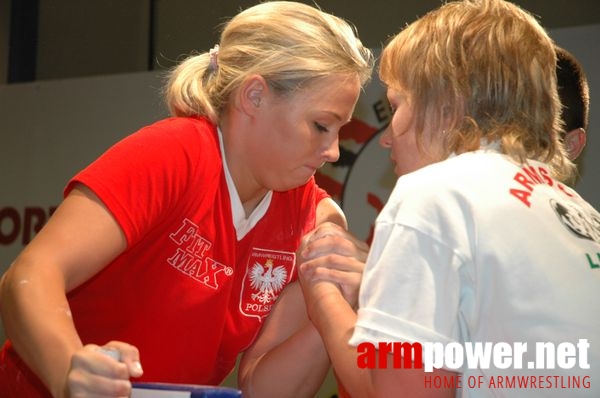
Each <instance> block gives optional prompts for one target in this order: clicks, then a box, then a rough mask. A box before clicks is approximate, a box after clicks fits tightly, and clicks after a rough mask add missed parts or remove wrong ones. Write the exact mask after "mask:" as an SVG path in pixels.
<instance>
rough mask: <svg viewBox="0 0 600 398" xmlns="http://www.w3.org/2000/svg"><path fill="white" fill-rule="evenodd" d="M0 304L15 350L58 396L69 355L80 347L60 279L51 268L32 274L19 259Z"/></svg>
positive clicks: (6, 278)
mask: <svg viewBox="0 0 600 398" xmlns="http://www.w3.org/2000/svg"><path fill="white" fill-rule="evenodd" d="M0 302H1V303H2V308H1V310H2V320H3V324H4V327H5V329H6V332H7V336H8V337H9V338H10V340H11V342H12V344H13V346H14V348H15V350H16V351H17V352H18V354H19V356H20V357H21V358H22V359H23V361H24V362H25V363H26V364H27V365H28V366H29V367H30V368H31V369H32V370H33V371H34V372H35V373H36V374H37V375H38V376H39V377H40V379H41V380H42V381H43V383H44V384H45V385H46V386H47V387H48V388H49V389H50V390H51V392H52V394H53V395H54V396H57V397H58V396H61V395H62V394H63V389H64V383H65V378H66V374H67V371H68V369H69V366H70V359H71V355H72V353H73V352H74V351H75V350H76V349H78V348H80V347H81V341H80V340H79V337H78V335H77V333H76V330H75V327H74V325H73V321H72V318H71V314H70V311H69V306H68V302H67V300H66V297H65V294H64V280H63V278H62V276H61V275H59V274H58V273H56V272H52V267H51V266H48V267H37V268H36V269H35V271H34V270H33V269H32V267H30V266H28V265H27V260H26V259H25V258H24V257H23V256H21V258H20V259H18V260H17V261H16V262H15V264H14V265H13V266H12V267H11V268H10V269H9V270H8V271H7V273H6V274H5V275H4V277H3V279H2V284H1V298H0Z"/></svg>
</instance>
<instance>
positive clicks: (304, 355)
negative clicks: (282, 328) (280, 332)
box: [240, 321, 330, 398]
mask: <svg viewBox="0 0 600 398" xmlns="http://www.w3.org/2000/svg"><path fill="white" fill-rule="evenodd" d="M307 364H309V365H310V366H307ZM248 366H249V368H248V370H247V371H246V375H247V376H246V377H244V378H243V379H241V380H240V388H241V389H242V391H243V393H244V397H246V398H256V397H260V398H268V397H277V398H285V397H290V398H300V397H314V396H315V394H316V393H317V391H318V389H319V388H320V387H321V385H322V383H323V380H324V378H325V375H326V374H327V371H328V370H329V366H330V362H329V357H328V356H327V353H326V351H325V347H324V346H323V341H322V340H321V337H320V336H319V333H318V332H317V331H316V329H315V328H314V326H313V325H312V324H311V323H310V321H308V322H307V323H306V325H305V326H303V327H301V328H300V329H299V330H298V331H297V332H296V333H294V334H293V335H291V336H290V337H289V338H288V339H286V340H285V341H283V342H282V343H281V344H279V345H278V346H277V347H274V348H273V349H271V350H270V351H268V352H267V353H265V354H264V355H263V356H261V357H260V358H258V359H257V360H256V361H254V362H253V363H252V364H251V365H248Z"/></svg>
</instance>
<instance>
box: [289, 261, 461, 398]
mask: <svg viewBox="0 0 600 398" xmlns="http://www.w3.org/2000/svg"><path fill="white" fill-rule="evenodd" d="M319 261H320V260H317V261H315V262H312V263H307V265H306V266H304V267H303V270H302V273H301V277H302V278H303V279H302V285H303V289H304V291H305V294H306V296H307V301H308V302H307V305H308V306H309V307H308V308H310V317H311V320H312V321H313V323H314V324H315V326H316V328H317V329H318V330H319V333H320V334H321V336H322V337H323V341H324V344H325V346H326V348H327V351H328V353H329V356H330V358H331V362H332V364H333V368H334V369H335V372H336V376H337V377H338V380H339V381H341V383H342V384H343V385H344V387H345V389H346V390H347V391H348V393H349V394H350V395H351V396H352V397H361V398H362V397H364V398H371V397H378V398H379V397H381V398H386V397H411V398H413V397H423V398H425V397H426V398H451V397H454V396H455V391H454V389H436V388H425V379H424V377H425V375H427V376H429V377H432V378H433V377H436V376H442V377H444V376H445V377H446V378H448V379H449V377H451V376H454V375H456V374H455V373H453V372H449V371H446V370H438V369H434V371H433V372H431V373H428V374H426V373H425V372H424V371H423V370H422V369H393V368H392V366H390V367H389V368H387V369H361V368H359V367H358V365H357V356H358V354H357V350H356V347H353V346H351V345H349V344H348V340H350V337H351V336H352V333H353V331H354V325H355V323H356V313H355V312H354V310H353V309H352V308H351V307H350V305H349V304H348V302H347V301H346V300H345V299H344V297H343V296H342V294H341V292H340V290H339V289H338V288H337V287H336V286H334V285H333V284H332V283H330V282H326V281H323V280H320V277H319V276H318V273H319V270H318V268H317V267H318V264H317V263H318V262H319ZM312 266H315V268H312ZM315 270H316V272H313V271H315ZM311 279H312V280H311ZM307 285H310V287H307ZM308 290H310V292H308ZM392 363H393V362H392V357H391V355H390V357H389V358H388V364H392Z"/></svg>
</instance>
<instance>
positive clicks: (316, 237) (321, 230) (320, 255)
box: [297, 222, 369, 309]
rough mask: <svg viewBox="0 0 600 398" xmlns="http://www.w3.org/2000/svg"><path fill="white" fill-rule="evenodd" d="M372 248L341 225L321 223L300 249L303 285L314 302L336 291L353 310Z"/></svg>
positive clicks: (308, 299) (299, 256)
mask: <svg viewBox="0 0 600 398" xmlns="http://www.w3.org/2000/svg"><path fill="white" fill-rule="evenodd" d="M368 251H369V247H368V245H367V244H366V243H365V242H363V241H361V240H359V239H358V238H356V237H355V236H354V235H352V234H351V233H350V232H348V231H346V230H345V229H344V228H342V227H341V226H339V225H337V224H335V223H330V222H326V223H323V224H320V225H319V226H318V227H317V228H315V229H314V230H313V231H312V232H310V233H308V234H307V235H305V236H304V238H303V239H302V242H301V244H300V248H299V249H298V256H297V257H298V264H300V269H299V270H300V283H301V284H302V290H303V292H304V294H305V300H307V308H309V309H310V308H311V305H310V303H311V302H312V301H313V300H316V299H318V298H319V297H321V296H322V295H327V294H333V293H335V292H334V290H333V288H336V290H338V291H339V292H340V293H341V294H342V295H343V297H344V299H345V300H346V301H347V302H348V303H349V304H350V305H351V306H352V307H353V308H356V306H357V304H358V290H359V287H360V281H361V278H362V272H363V269H364V265H365V261H366V259H367V254H368Z"/></svg>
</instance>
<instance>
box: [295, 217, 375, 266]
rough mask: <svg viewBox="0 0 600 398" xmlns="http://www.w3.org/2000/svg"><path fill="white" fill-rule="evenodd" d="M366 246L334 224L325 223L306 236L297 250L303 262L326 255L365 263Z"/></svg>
mask: <svg viewBox="0 0 600 398" xmlns="http://www.w3.org/2000/svg"><path fill="white" fill-rule="evenodd" d="M368 250H369V247H368V245H367V244H366V243H365V242H363V241H361V240H359V239H358V238H356V237H355V236H353V235H352V234H351V233H349V232H347V231H346V230H344V229H343V228H341V227H339V226H338V225H336V224H332V223H325V224H322V225H320V226H319V227H318V228H317V229H315V230H314V231H313V232H311V233H310V234H308V235H306V236H305V237H304V239H303V241H302V245H301V247H300V250H299V255H300V258H301V259H302V260H303V261H307V260H311V259H314V258H316V257H319V256H324V255H327V254H339V255H342V256H351V257H355V258H356V259H357V260H359V261H362V262H364V261H366V258H367V254H368Z"/></svg>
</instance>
